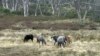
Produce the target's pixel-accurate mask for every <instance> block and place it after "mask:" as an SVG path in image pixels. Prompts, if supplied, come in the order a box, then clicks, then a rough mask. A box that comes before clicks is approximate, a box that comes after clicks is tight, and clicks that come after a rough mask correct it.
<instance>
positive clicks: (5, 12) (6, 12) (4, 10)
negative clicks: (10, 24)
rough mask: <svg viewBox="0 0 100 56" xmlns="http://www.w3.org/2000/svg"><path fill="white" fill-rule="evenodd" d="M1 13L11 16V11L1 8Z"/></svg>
mask: <svg viewBox="0 0 100 56" xmlns="http://www.w3.org/2000/svg"><path fill="white" fill-rule="evenodd" d="M0 13H4V14H10V10H8V9H4V8H2V7H0Z"/></svg>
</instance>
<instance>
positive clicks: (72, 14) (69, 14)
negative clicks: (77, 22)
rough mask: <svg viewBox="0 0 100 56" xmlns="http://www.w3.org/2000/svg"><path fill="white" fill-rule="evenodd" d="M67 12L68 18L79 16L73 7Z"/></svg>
mask: <svg viewBox="0 0 100 56" xmlns="http://www.w3.org/2000/svg"><path fill="white" fill-rule="evenodd" d="M66 13H67V14H66V17H67V18H76V17H77V13H76V12H75V10H73V9H71V10H68V11H67V12H66Z"/></svg>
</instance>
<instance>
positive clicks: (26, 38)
mask: <svg viewBox="0 0 100 56" xmlns="http://www.w3.org/2000/svg"><path fill="white" fill-rule="evenodd" d="M33 38H34V36H33V35H32V34H28V35H25V37H24V40H23V41H24V42H28V40H31V41H33Z"/></svg>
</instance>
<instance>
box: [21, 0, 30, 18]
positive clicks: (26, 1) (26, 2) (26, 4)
mask: <svg viewBox="0 0 100 56" xmlns="http://www.w3.org/2000/svg"><path fill="white" fill-rule="evenodd" d="M22 2H23V9H24V17H27V16H28V15H29V0H22Z"/></svg>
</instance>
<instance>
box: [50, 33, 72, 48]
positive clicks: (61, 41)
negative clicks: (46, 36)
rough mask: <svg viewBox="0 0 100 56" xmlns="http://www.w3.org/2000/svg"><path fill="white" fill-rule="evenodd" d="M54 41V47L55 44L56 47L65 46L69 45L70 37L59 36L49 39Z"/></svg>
mask: <svg viewBox="0 0 100 56" xmlns="http://www.w3.org/2000/svg"><path fill="white" fill-rule="evenodd" d="M51 38H52V39H53V40H54V45H55V44H56V43H57V45H58V46H63V47H64V46H65V44H66V43H69V44H70V43H71V38H70V36H69V35H68V36H65V35H60V36H53V37H51Z"/></svg>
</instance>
